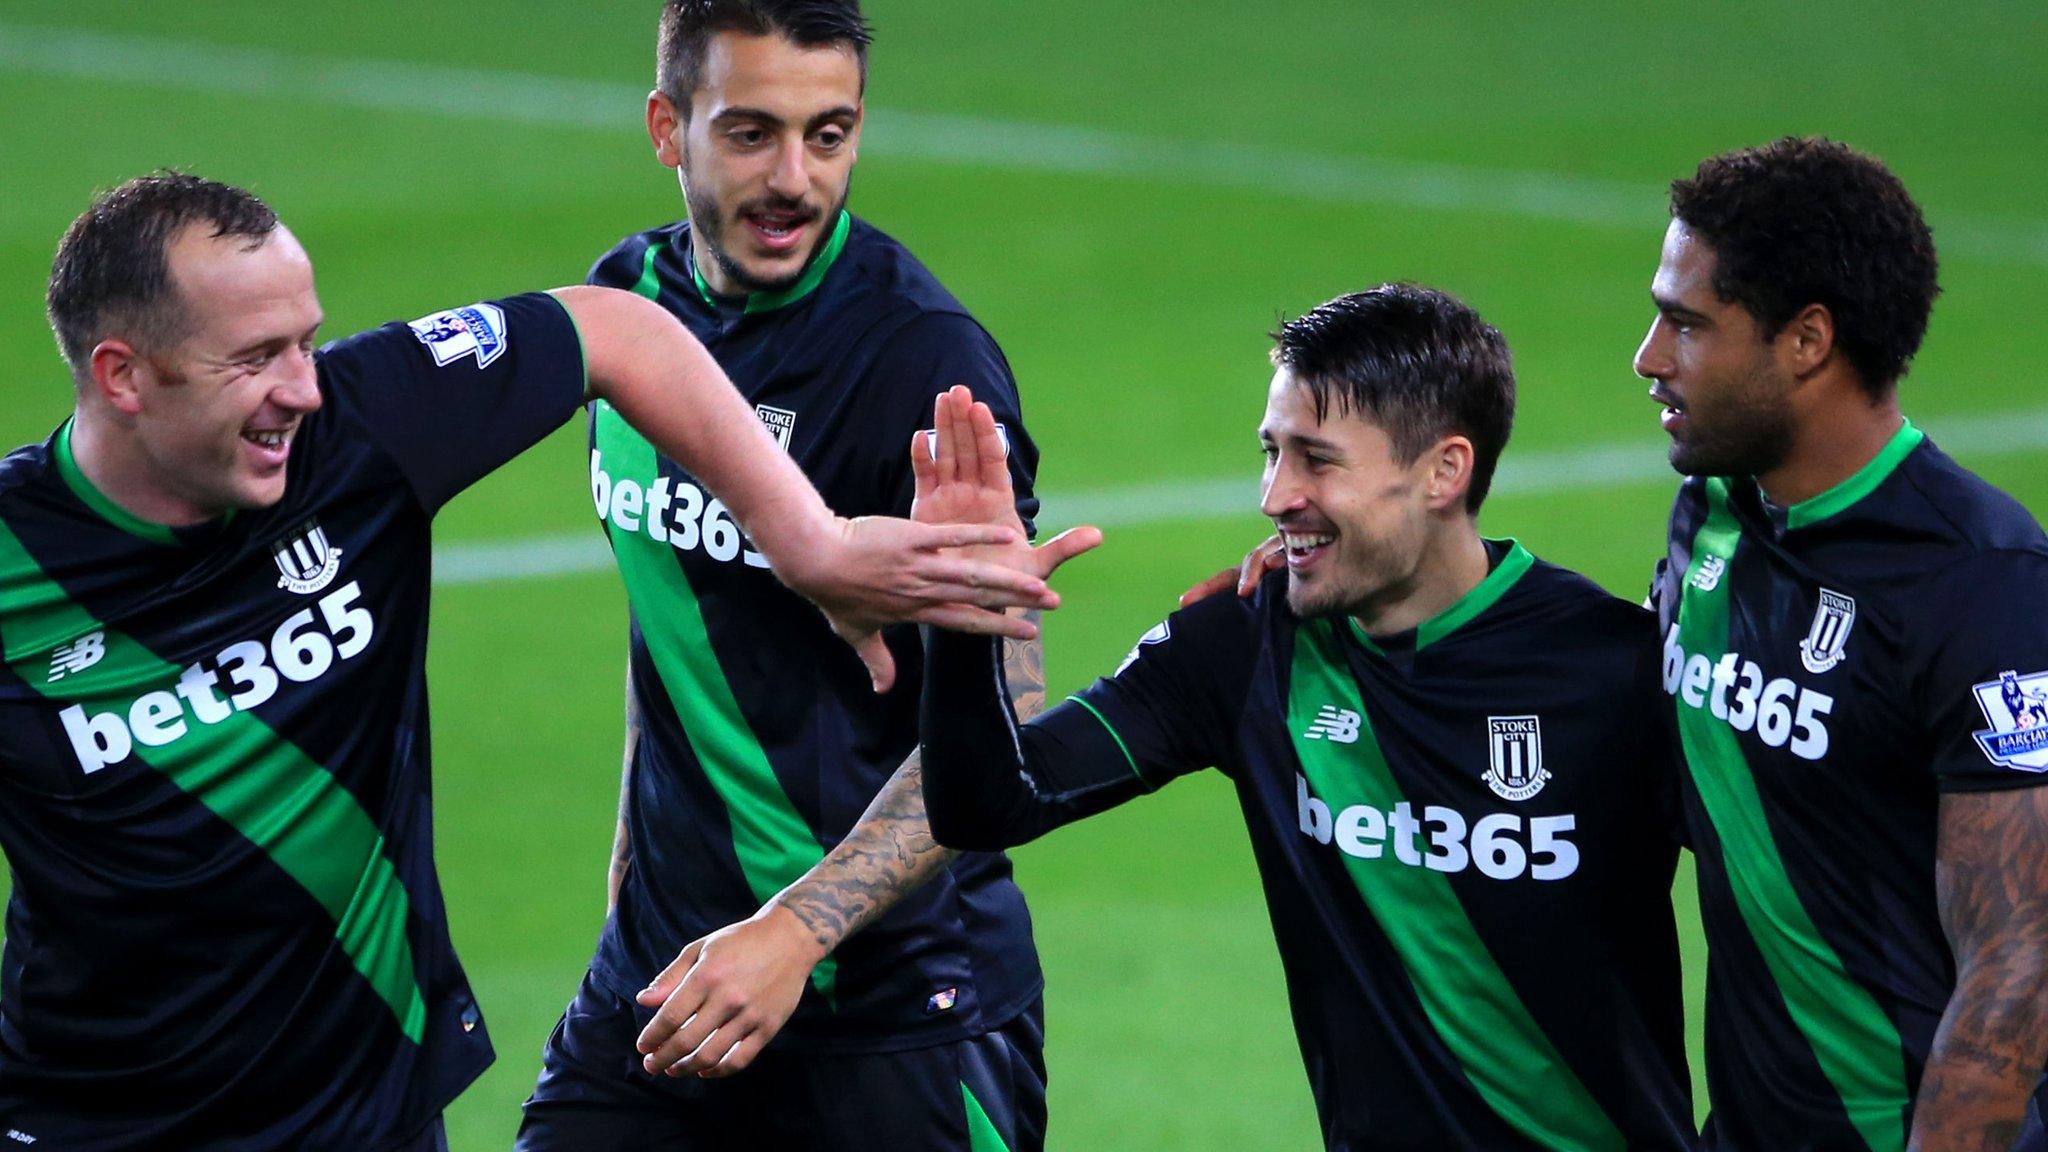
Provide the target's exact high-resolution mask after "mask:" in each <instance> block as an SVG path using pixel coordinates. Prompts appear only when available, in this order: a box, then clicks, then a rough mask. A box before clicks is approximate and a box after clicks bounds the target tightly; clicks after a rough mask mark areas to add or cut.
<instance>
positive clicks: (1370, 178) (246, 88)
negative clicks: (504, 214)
mask: <svg viewBox="0 0 2048 1152" xmlns="http://www.w3.org/2000/svg"><path fill="white" fill-rule="evenodd" d="M0 71H8V72H15V73H20V74H27V75H41V76H57V77H64V78H67V79H84V80H93V81H97V82H102V83H113V84H143V85H154V86H159V87H168V88H179V89H186V90H191V91H201V92H225V93H233V94H237V95H251V96H267V97H275V98H279V99H297V100H313V101H316V102H323V103H331V104H342V105H347V106H352V107H358V108H370V109H375V110H378V111H384V112H397V113H433V114H449V115H466V116H488V117H490V118H491V119H492V120H494V121H499V120H509V121H515V122H518V123H524V124H534V125H544V126H552V127H561V128H578V129H596V130H603V131H616V132H619V133H621V134H625V133H628V132H637V131H639V125H640V123H641V107H642V104H643V102H644V101H645V99H646V93H647V90H646V89H645V88H644V87H641V86H638V85H634V84H622V83H611V82H606V81H596V80H576V79H571V78H567V77H561V76H542V75H531V74H525V73H519V72H508V71H500V70H495V69H482V68H455V67H448V66H444V65H429V64H414V63H399V62H393V61H376V60H337V59H329V58H324V57H319V56H305V55H293V54H289V53H283V52H274V51H268V50H264V49H256V48H234V47H229V46H226V45H220V44H208V43H202V42H197V41H186V40H171V39H160V38H155V37H145V36H129V35H119V34H114V33H103V32H89V31H82V30H75V29H65V28H48V27H29V26H23V25H11V24H0ZM861 143H862V150H863V152H865V153H866V154H868V155H870V156H882V157H896V158H902V159H911V160H925V161H933V162H937V163H944V164H964V165H971V166H983V167H995V168H1008V169H1023V170H1029V171H1038V172H1058V173H1063V174H1068V175H1080V176H1096V177H1111V178H1116V179H1127V180H1140V181H1147V182H1164V183H1176V184H1178V183H1192V184H1201V185H1207V186H1209V187H1214V188H1228V189H1233V190H1239V191H1255V192H1259V193H1261V194H1264V195H1268V196H1285V197H1291V198H1295V199H1302V200H1312V201H1323V202H1331V203H1340V204H1371V205H1381V206H1394V207H1402V208H1416V209H1422V210H1426V211H1450V212H1471V213H1480V214H1493V215H1504V216H1511V217H1516V218H1521V219H1534V220H1545V221H1553V222H1564V223H1570V224H1579V225H1587V226H1591V227H1597V228H1610V229H1611V228H1627V229H1631V230H1639V231H1642V232H1644V233H1645V234H1646V235H1650V234H1654V233H1655V232H1656V231H1658V230H1661V228H1662V224H1663V221H1664V218H1665V215H1664V214H1665V190H1664V189H1663V188H1661V187H1658V186H1656V185H1651V184H1634V183H1629V182H1625V181H1617V180H1606V179H1600V178H1597V177H1589V176H1575V175H1571V174H1567V173H1556V172H1529V171H1515V170H1509V169H1491V168H1475V167H1465V166H1460V165H1452V164H1432V163H1426V162H1422V161H1414V160H1394V159H1387V158H1375V157H1368V156H1345V155H1335V154H1318V153H1314V152H1309V151H1304V150H1299V149H1290V148H1274V147H1265V146H1257V145H1249V144H1233V143H1229V142H1222V141H1211V142H1203V141H1192V140H1172V139H1162V138H1157V137H1146V136H1138V135H1132V134H1129V133H1122V132H1113V131H1107V130H1103V129H1096V128H1085V127H1077V126H1072V125H1058V124H1030V123H1020V122H1016V121H1009V120H993V119H983V118H978V117H972V116H954V115H948V114H945V113H936V112H911V111H904V110H900V109H897V110H891V109H870V110H869V116H868V126H867V129H866V132H865V133H864V135H863V139H862V142H861ZM1935 234H1936V239H1937V240H1938V241H1939V242H1940V245H1941V250H1942V252H1943V254H1945V255H1949V256H1961V257H1968V258H1971V259H1976V260H1982V261H1986V262H1990V263H1998V264H2020V265H2028V266H2035V267H2041V266H2048V223H2043V222H2041V221H2035V220H2021V219H2004V218H1997V217H1987V216H1971V215H1965V214H1960V213H1943V214H1940V215H1939V216H1937V217H1936V218H1935Z"/></svg>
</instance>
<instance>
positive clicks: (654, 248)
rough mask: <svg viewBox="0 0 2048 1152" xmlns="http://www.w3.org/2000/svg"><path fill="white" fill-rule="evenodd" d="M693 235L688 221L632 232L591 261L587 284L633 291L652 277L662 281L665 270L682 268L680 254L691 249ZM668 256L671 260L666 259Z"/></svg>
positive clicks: (586, 279) (672, 222)
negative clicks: (593, 261) (691, 235)
mask: <svg viewBox="0 0 2048 1152" xmlns="http://www.w3.org/2000/svg"><path fill="white" fill-rule="evenodd" d="M689 237H690V223H689V221H687V220H675V221H671V222H669V223H667V224H661V225H657V226H656V227H653V228H648V229H644V230H642V231H639V232H635V233H632V234H631V235H629V236H627V237H626V238H625V239H623V240H620V241H619V242H618V243H617V244H614V245H612V246H611V248H610V249H608V250H606V252H605V254H604V255H602V256H599V257H598V258H597V260H596V262H595V263H593V264H591V266H590V274H589V275H588V276H586V277H585V278H584V280H585V283H589V284H596V285H599V286H601V287H606V288H624V289H628V290H630V289H633V288H635V287H637V286H639V285H640V283H641V282H642V281H643V280H645V279H646V278H647V277H650V276H652V277H654V278H655V279H656V280H657V281H660V280H661V279H663V278H664V273H671V269H673V268H680V267H682V264H681V261H680V259H679V257H680V254H681V253H682V252H684V251H686V250H687V249H688V248H689V245H690V239H689ZM664 256H667V257H670V258H671V259H669V260H664V259H663V257H664ZM670 278H672V273H671V277H670Z"/></svg>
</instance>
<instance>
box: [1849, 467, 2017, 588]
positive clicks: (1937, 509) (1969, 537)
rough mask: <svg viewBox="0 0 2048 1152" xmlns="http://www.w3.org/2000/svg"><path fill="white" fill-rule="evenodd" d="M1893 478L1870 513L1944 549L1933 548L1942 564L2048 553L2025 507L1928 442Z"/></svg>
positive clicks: (1897, 528) (1900, 529)
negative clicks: (1889, 492) (1886, 497)
mask: <svg viewBox="0 0 2048 1152" xmlns="http://www.w3.org/2000/svg"><path fill="white" fill-rule="evenodd" d="M1898 479H1899V481H1900V483H1899V484H1898V485H1896V492H1895V493H1894V499H1892V500H1890V501H1886V502H1884V503H1883V504H1880V505H1879V506H1877V507H1874V508H1872V509H1871V512H1872V513H1874V514H1875V515H1876V516H1878V517H1879V518H1880V519H1881V521H1883V522H1886V523H1889V524H1891V525H1893V526H1895V528H1896V530H1899V531H1902V532H1905V533H1911V534H1913V535H1914V536H1916V537H1921V538H1926V539H1927V540H1928V542H1930V543H1934V544H1936V545H1945V546H1946V547H1938V548H1937V549H1936V552H1937V561H1936V562H1937V563H1940V564H1942V566H1946V565H1947V563H1953V562H1956V561H1961V560H1966V559H1967V558H1969V557H1970V556H1972V555H1974V554H1976V553H1986V552H1988V553H2013V554H2022V555H2024V554H2030V553H2032V554H2048V535H2044V534H2043V532H2042V531H2041V524H2040V522H2039V521H2038V520H2036V519H2035V518H2034V515H2033V513H2031V512H2029V511H2027V509H2026V506H2025V505H2023V504H2021V503H2020V502H2019V501H2018V500H2015V499H2013V497H2012V496H2011V495H2009V494H2008V493H2006V492H2005V491H2004V490H2002V489H2000V488H1999V487H1997V486H1996V485H1994V484H1992V483H1991V482H1990V481H1988V480H1986V479H1984V478H1983V477H1982V476H1979V475H1977V474H1976V473H1975V472H1972V471H1970V470H1969V469H1968V468H1965V467H1963V466H1962V464H1960V463H1958V462H1957V461H1956V459H1955V458H1954V457H1952V456H1950V455H1949V454H1948V453H1946V452H1944V451H1942V450H1941V449H1940V448H1939V447H1937V446H1936V445H1935V443H1934V441H1933V440H1931V439H1930V440H1924V441H1922V442H1921V443H1920V445H1919V446H1918V447H1917V448H1915V449H1914V450H1913V451H1912V452H1911V453H1909V454H1908V455H1907V456H1906V458H1905V460H1903V461H1902V462H1901V463H1900V465H1899V470H1898ZM1941 553H1947V554H1948V555H1940V554H1941Z"/></svg>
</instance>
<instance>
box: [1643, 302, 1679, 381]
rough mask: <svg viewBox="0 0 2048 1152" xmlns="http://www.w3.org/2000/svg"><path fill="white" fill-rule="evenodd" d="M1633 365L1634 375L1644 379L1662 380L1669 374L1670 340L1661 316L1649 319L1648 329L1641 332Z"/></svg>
mask: <svg viewBox="0 0 2048 1152" xmlns="http://www.w3.org/2000/svg"><path fill="white" fill-rule="evenodd" d="M1634 367H1635V370H1636V375H1638V376H1641V377H1642V378H1643V379H1645V380H1662V379H1664V378H1665V377H1666V376H1669V375H1671V341H1670V338H1669V336H1668V335H1667V333H1666V325H1665V323H1664V318H1663V317H1662V316H1659V317H1658V318H1657V319H1655V320H1653V321H1651V322H1650V330H1649V331H1648V332H1645V333H1643V342H1642V345H1641V346H1640V347H1638V348H1637V349H1636V358H1635V365H1634Z"/></svg>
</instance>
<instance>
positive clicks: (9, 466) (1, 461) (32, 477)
mask: <svg viewBox="0 0 2048 1152" xmlns="http://www.w3.org/2000/svg"><path fill="white" fill-rule="evenodd" d="M50 455H51V454H50V442H49V441H47V440H45V441H40V442H38V443H34V444H23V445H22V446H21V447H19V448H16V449H15V450H14V451H12V452H9V453H8V454H7V455H5V456H0V495H6V494H8V493H12V492H16V491H19V490H20V489H22V488H24V487H26V486H27V485H29V484H32V483H34V482H35V481H36V480H38V479H41V478H42V477H43V475H45V474H46V473H47V472H48V471H49V468H50Z"/></svg>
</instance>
